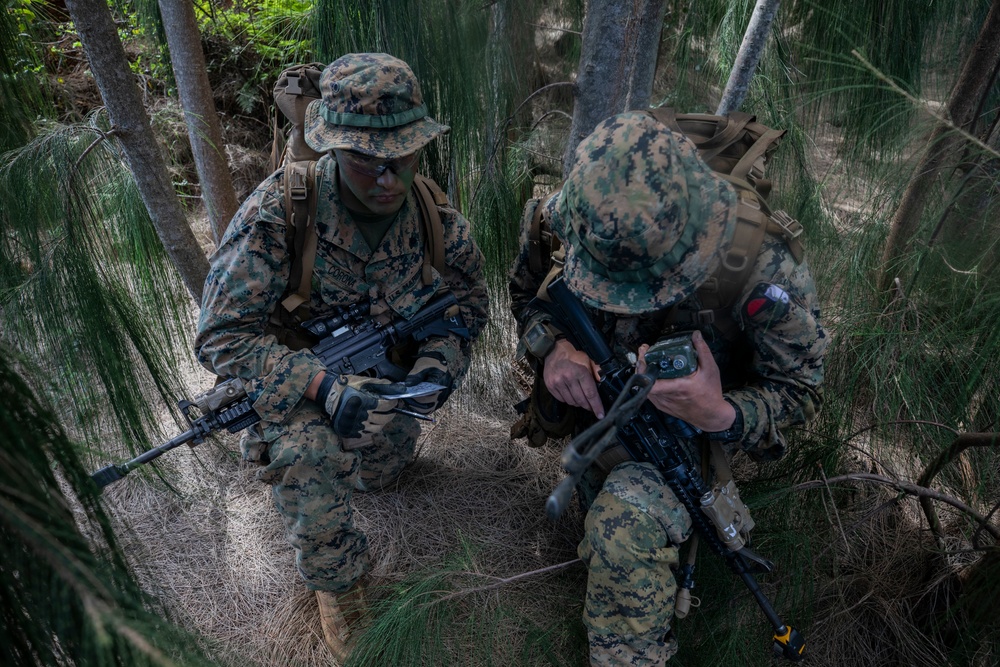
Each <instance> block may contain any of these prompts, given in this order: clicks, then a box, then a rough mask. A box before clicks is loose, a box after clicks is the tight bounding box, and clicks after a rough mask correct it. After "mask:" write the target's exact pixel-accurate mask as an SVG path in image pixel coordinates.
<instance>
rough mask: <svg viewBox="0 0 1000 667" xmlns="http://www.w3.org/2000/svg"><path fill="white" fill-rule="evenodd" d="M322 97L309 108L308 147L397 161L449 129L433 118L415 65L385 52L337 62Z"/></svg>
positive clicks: (325, 77)
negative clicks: (421, 88)
mask: <svg viewBox="0 0 1000 667" xmlns="http://www.w3.org/2000/svg"><path fill="white" fill-rule="evenodd" d="M319 89H320V92H321V93H322V95H323V96H322V98H321V99H318V100H315V101H313V102H311V103H310V104H309V106H308V107H306V117H305V121H304V123H303V125H304V127H305V136H306V143H307V144H309V146H310V147H312V148H313V149H314V150H317V151H319V152H321V153H325V152H327V151H331V150H333V149H335V148H339V149H346V150H352V151H356V152H358V153H364V154H365V155H372V156H375V157H380V158H385V159H387V160H392V159H394V158H397V157H400V156H402V155H409V154H411V153H413V152H415V151H417V150H418V149H420V148H422V147H423V146H425V145H426V144H427V143H429V142H430V141H431V140H433V139H434V138H435V137H437V136H438V135H441V134H444V133H445V132H447V131H448V130H449V129H451V128H449V127H448V126H447V125H441V124H440V123H437V122H435V121H434V120H433V119H432V118H430V117H429V116H428V115H427V107H426V106H425V105H424V102H423V96H422V95H421V94H420V84H419V83H417V77H416V76H414V74H413V70H411V69H410V66H409V65H407V64H406V63H405V62H403V61H402V60H400V59H399V58H394V57H393V56H390V55H386V54H385V53H352V54H348V55H346V56H342V57H340V58H337V60H335V61H333V62H332V63H330V64H329V65H327V66H326V68H325V69H324V70H323V74H322V76H321V77H320V80H319Z"/></svg>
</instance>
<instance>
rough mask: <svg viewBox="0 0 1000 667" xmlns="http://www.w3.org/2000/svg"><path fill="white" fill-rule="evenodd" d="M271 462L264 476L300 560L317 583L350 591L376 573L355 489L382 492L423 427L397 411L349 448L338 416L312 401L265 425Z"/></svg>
mask: <svg viewBox="0 0 1000 667" xmlns="http://www.w3.org/2000/svg"><path fill="white" fill-rule="evenodd" d="M262 434H263V440H264V442H265V443H267V444H268V445H269V449H268V455H269V457H270V462H269V463H268V465H267V466H266V467H264V468H262V469H261V470H260V471H259V473H258V479H260V480H261V481H263V482H266V483H268V484H270V485H271V494H272V497H273V498H274V504H275V507H276V508H277V509H278V513H279V514H280V515H281V517H282V519H283V521H284V523H285V533H286V538H287V540H288V543H289V544H291V545H292V547H293V548H294V549H295V564H296V566H297V568H298V570H299V574H300V575H301V576H302V579H303V580H304V581H305V584H306V587H307V588H309V589H319V590H328V591H331V592H334V593H342V592H344V591H346V590H347V589H349V588H350V587H351V586H352V585H353V584H354V582H355V581H357V580H358V578H360V577H361V575H362V574H364V573H365V572H367V571H368V568H369V557H368V540H367V538H366V537H365V534H364V533H363V532H361V531H360V530H358V529H357V528H355V526H354V523H353V521H352V515H353V512H352V510H351V496H352V495H353V493H354V491H355V490H358V491H376V490H378V489H381V488H383V487H385V486H387V485H389V484H391V483H392V482H393V481H395V480H396V479H397V478H398V477H399V475H400V474H401V473H402V472H403V469H404V468H405V467H406V465H407V464H409V463H410V462H411V461H412V460H413V458H414V451H415V449H416V444H417V437H418V436H419V435H420V426H419V425H418V424H417V422H416V420H415V419H413V418H410V417H403V416H402V415H395V416H394V417H393V418H392V419H391V420H389V422H388V423H387V424H386V425H385V427H384V428H383V429H382V430H381V431H379V432H378V433H376V434H375V435H374V436H372V442H371V444H369V445H366V446H364V447H360V448H358V449H352V450H350V451H345V450H344V449H343V447H341V441H340V439H338V437H337V436H336V434H334V432H333V429H331V428H330V417H329V416H328V415H327V414H326V413H324V412H323V411H322V410H320V409H319V407H318V406H316V405H315V404H313V403H311V402H309V401H306V402H304V403H303V404H302V406H301V407H300V408H299V409H298V410H296V411H295V412H293V413H292V415H291V417H290V418H289V419H288V420H286V421H285V422H284V423H281V424H275V423H272V422H268V423H267V424H266V425H265V426H264V428H263V429H262Z"/></svg>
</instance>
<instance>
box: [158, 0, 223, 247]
mask: <svg viewBox="0 0 1000 667" xmlns="http://www.w3.org/2000/svg"><path fill="white" fill-rule="evenodd" d="M159 3H160V14H161V16H162V17H163V27H164V30H165V31H166V33H167V46H169V47H170V61H171V63H172V64H173V68H174V77H175V78H176V79H177V92H178V93H179V94H180V98H181V106H182V107H183V108H184V120H185V122H186V123H187V129H188V137H189V138H190V140H191V152H192V153H193V154H194V164H195V168H196V169H197V170H198V180H199V181H200V182H201V198H202V201H203V202H204V203H205V208H206V210H207V211H208V219H209V223H210V225H211V228H212V238H213V239H214V240H215V245H217V246H218V245H219V241H220V240H221V239H222V235H223V234H224V233H225V231H226V227H227V226H228V225H229V221H230V220H231V219H232V217H233V215H234V214H235V213H236V209H237V208H239V202H238V201H236V192H235V191H234V190H233V181H232V178H231V177H230V173H229V164H228V163H227V161H226V154H225V150H224V146H223V143H222V127H221V126H220V125H219V115H218V113H217V112H216V110H215V103H214V102H213V100H212V87H211V85H210V84H209V83H208V68H207V67H206V64H205V53H204V51H202V49H201V39H200V35H199V32H198V21H197V20H196V19H195V15H194V5H192V4H191V3H190V2H189V1H188V0H159Z"/></svg>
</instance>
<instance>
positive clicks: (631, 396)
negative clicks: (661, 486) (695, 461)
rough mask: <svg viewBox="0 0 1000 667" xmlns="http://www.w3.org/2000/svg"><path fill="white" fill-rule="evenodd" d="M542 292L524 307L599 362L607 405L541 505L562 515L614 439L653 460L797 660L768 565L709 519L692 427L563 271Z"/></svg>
mask: <svg viewBox="0 0 1000 667" xmlns="http://www.w3.org/2000/svg"><path fill="white" fill-rule="evenodd" d="M547 291H548V295H549V298H550V299H551V301H543V300H541V299H538V298H535V299H533V300H532V302H531V303H530V304H529V306H530V307H534V308H537V309H540V310H544V311H545V312H547V313H549V314H550V315H552V316H553V317H554V318H555V319H556V321H557V324H558V325H559V328H560V330H562V331H564V332H567V336H568V337H569V338H570V342H572V343H573V344H574V345H575V346H576V347H577V349H579V350H581V351H583V352H585V353H586V354H587V356H588V357H590V358H591V359H592V360H593V361H594V362H595V363H596V364H597V365H598V366H599V367H600V369H601V381H600V382H599V383H598V385H597V389H598V391H599V393H600V396H601V401H602V402H603V403H604V405H605V407H607V406H609V405H610V406H611V407H610V408H609V409H608V411H607V414H606V416H605V418H604V419H603V420H601V421H599V422H597V423H596V424H594V425H593V426H591V427H590V428H588V429H587V430H586V431H584V432H583V433H581V434H580V435H579V436H577V437H576V438H574V439H573V441H572V442H570V444H569V446H568V447H567V448H566V451H565V452H564V453H563V458H562V463H563V467H564V468H565V469H566V471H567V472H568V473H569V475H568V476H567V477H566V478H565V479H564V480H563V481H562V482H561V483H560V484H559V486H558V487H556V489H555V490H554V491H553V492H552V495H551V496H550V497H549V499H548V502H547V504H546V512H547V514H548V515H549V517H550V518H552V519H556V518H558V517H559V515H560V514H562V512H563V510H564V509H565V507H566V504H567V502H568V501H569V498H570V496H571V495H572V493H573V489H574V488H575V487H576V485H577V484H578V483H579V481H580V477H581V475H582V474H583V472H584V471H585V470H586V469H587V468H588V467H589V466H590V465H591V464H592V463H593V462H594V461H595V460H596V459H597V457H598V456H599V455H600V454H601V453H602V452H603V451H604V449H605V448H606V447H608V446H609V445H610V444H611V443H612V442H613V441H615V440H617V442H618V443H620V444H621V445H622V446H623V447H624V448H625V450H626V451H627V452H628V454H629V456H630V457H631V458H632V459H633V460H635V461H643V462H649V463H653V464H654V465H656V467H657V468H658V469H659V471H660V473H661V474H662V475H663V477H664V479H666V482H667V486H669V487H670V490H671V491H673V492H674V495H675V496H676V497H677V499H678V500H679V501H680V502H681V503H682V504H683V505H684V508H685V509H686V510H687V512H688V514H689V515H690V517H691V523H692V525H693V527H694V530H695V531H696V534H697V536H698V538H699V540H700V541H701V542H703V543H704V544H706V545H708V547H709V548H710V549H711V550H712V551H713V552H714V553H715V554H716V555H717V556H719V557H721V558H722V559H723V560H724V561H725V563H726V565H727V566H728V567H729V569H730V570H732V572H733V573H734V574H736V576H738V577H739V578H740V579H741V580H742V581H743V583H744V584H745V585H746V586H747V588H748V589H749V590H750V592H751V593H752V594H753V596H754V598H755V599H756V601H757V604H758V605H759V606H760V608H761V610H762V611H763V612H764V615H765V616H766V617H767V620H768V621H769V622H770V623H771V625H772V626H773V627H774V651H775V653H776V654H777V655H781V656H783V657H785V658H788V659H789V660H793V661H798V660H801V659H802V658H803V652H804V650H805V639H804V638H803V637H802V635H801V634H799V632H798V631H797V630H795V629H794V628H792V627H791V626H789V625H786V624H785V623H784V621H782V620H781V617H780V616H778V613H777V612H776V611H775V610H774V607H773V606H772V604H771V602H770V600H768V598H767V596H765V595H764V593H763V591H761V589H760V586H759V585H758V583H757V580H756V579H755V578H754V575H753V571H754V570H756V571H761V569H762V570H763V571H765V572H770V571H771V570H772V569H773V564H772V563H771V562H770V561H767V560H766V559H764V558H761V557H760V556H758V555H757V554H755V553H753V552H752V551H751V550H750V549H748V548H746V547H745V546H744V543H743V542H742V541H741V540H736V542H735V543H734V541H733V540H732V537H733V534H734V533H735V532H736V531H735V530H732V526H731V525H730V526H720V528H729V529H730V530H729V531H727V538H729V539H727V540H725V541H724V540H723V538H722V537H720V534H719V528H717V524H716V523H714V522H713V520H712V519H711V518H710V513H711V510H710V509H708V508H707V506H708V505H711V504H714V502H715V500H716V499H717V494H715V493H714V492H713V490H711V489H709V488H708V486H707V485H706V484H705V482H704V481H703V480H702V478H701V475H700V474H698V472H697V468H695V467H694V466H693V465H692V464H691V461H690V458H689V456H688V454H687V451H686V450H685V449H684V447H683V446H682V444H681V443H680V442H679V440H678V433H679V434H680V437H691V435H692V434H693V433H692V427H691V426H690V425H689V424H687V423H686V422H683V421H681V420H679V419H676V418H673V417H670V416H668V415H665V414H664V413H662V412H660V411H659V410H657V409H656V408H655V407H654V406H653V405H652V404H650V403H649V402H647V401H646V400H645V399H646V396H647V395H648V393H649V391H650V390H651V389H652V386H653V382H654V379H653V378H652V377H651V376H648V375H642V374H637V373H636V372H635V369H634V368H633V367H632V366H629V365H627V364H625V363H623V362H622V361H620V360H618V359H617V358H615V356H614V353H613V352H612V351H611V348H610V347H609V346H608V344H607V343H606V342H605V341H604V339H603V338H602V337H601V334H600V332H599V331H598V330H597V329H596V328H595V327H594V324H593V322H591V321H590V318H589V317H588V316H587V313H586V311H585V310H584V308H583V304H582V303H581V302H580V300H579V299H578V298H577V297H576V296H575V295H574V294H573V293H572V292H571V291H570V290H569V288H568V287H566V285H565V284H564V282H563V279H562V277H558V278H556V279H555V280H553V281H552V282H551V283H549V285H548V287H547ZM734 488H735V487H734ZM703 507H706V509H708V511H706V509H703ZM730 545H731V546H730ZM755 566H759V567H755ZM691 574H692V573H691V571H690V568H688V571H686V572H683V573H682V576H685V577H687V578H689V579H690V577H691Z"/></svg>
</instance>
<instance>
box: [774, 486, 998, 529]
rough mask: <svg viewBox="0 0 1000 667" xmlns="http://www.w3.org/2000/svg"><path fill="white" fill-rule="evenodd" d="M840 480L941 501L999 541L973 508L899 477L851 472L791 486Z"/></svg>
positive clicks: (987, 523) (800, 487)
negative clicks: (877, 486) (885, 487)
mask: <svg viewBox="0 0 1000 667" xmlns="http://www.w3.org/2000/svg"><path fill="white" fill-rule="evenodd" d="M840 482H868V483H871V484H880V485H883V486H890V487H892V488H894V489H896V490H897V491H899V492H900V493H905V494H907V495H911V496H914V497H916V498H928V499H931V500H937V501H939V502H943V503H945V504H947V505H951V506H952V507H954V508H956V509H958V510H960V511H962V512H963V513H965V514H967V515H969V516H970V517H972V518H973V519H974V520H975V521H976V523H978V524H979V525H980V526H981V527H982V529H983V530H985V531H986V532H988V533H989V534H990V535H992V536H993V538H994V539H995V540H997V541H998V542H1000V528H997V527H996V526H994V525H992V524H991V523H990V522H989V521H988V519H987V518H986V517H985V516H984V515H982V514H980V513H979V512H977V511H976V510H975V509H973V508H972V507H970V506H969V505H967V504H966V503H964V502H962V501H961V500H959V499H957V498H954V497H953V496H949V495H948V494H946V493H941V492H940V491H935V490H934V489H928V488H926V487H923V486H920V485H918V484H914V483H912V482H906V481H903V480H899V479H893V478H891V477H886V476H884V475H876V474H874V473H852V474H850V475H840V476H838V477H830V478H828V479H825V480H822V479H815V480H811V481H808V482H803V483H801V484H796V485H795V486H793V487H792V490H793V491H808V490H811V489H818V488H824V487H825V486H826V485H828V484H838V483H840Z"/></svg>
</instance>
